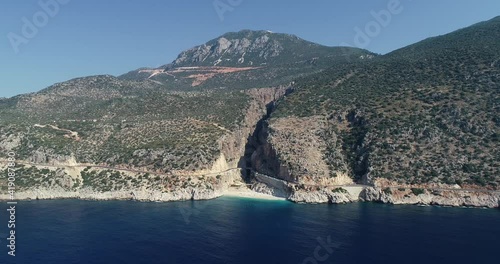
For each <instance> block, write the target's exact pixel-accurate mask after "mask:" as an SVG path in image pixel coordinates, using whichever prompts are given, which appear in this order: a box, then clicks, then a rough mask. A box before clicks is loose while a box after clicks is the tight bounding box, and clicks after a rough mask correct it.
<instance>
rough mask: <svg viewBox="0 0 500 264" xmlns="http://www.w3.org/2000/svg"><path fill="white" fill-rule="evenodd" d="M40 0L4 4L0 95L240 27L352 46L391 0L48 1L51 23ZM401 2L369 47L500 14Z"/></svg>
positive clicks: (391, 46) (447, 0)
mask: <svg viewBox="0 0 500 264" xmlns="http://www.w3.org/2000/svg"><path fill="white" fill-rule="evenodd" d="M39 1H42V2H48V1H51V0H23V1H19V0H4V1H2V6H1V10H0V37H1V38H0V39H1V40H0V60H1V64H0V65H1V68H0V97H10V96H13V95H16V94H20V93H27V92H34V91H38V90H40V89H43V88H45V87H47V86H49V85H51V84H53V83H55V82H61V81H65V80H68V79H71V78H74V77H80V76H87V75H95V74H112V75H120V74H123V73H126V72H128V71H130V70H134V69H136V68H139V67H156V66H160V65H163V64H166V63H169V62H171V61H172V60H174V59H175V57H176V56H177V54H179V53H180V52H181V51H182V50H184V49H187V48H190V47H193V46H195V45H198V44H202V43H204V42H206V41H208V40H210V39H213V38H215V37H217V36H219V35H221V34H223V33H225V32H228V31H239V30H241V29H267V30H272V31H274V32H283V33H291V34H296V35H298V36H299V37H302V38H304V39H307V40H310V41H314V42H317V43H320V44H323V45H328V46H338V45H340V44H342V43H347V44H350V45H354V37H355V35H356V33H355V30H354V29H355V28H356V27H358V28H360V29H364V28H365V25H367V23H369V22H371V21H374V18H373V17H372V15H371V13H370V12H371V11H372V10H373V11H377V12H378V11H380V10H384V9H387V4H388V3H389V2H390V1H391V0H370V1H368V0H364V1H361V0H358V1H352V0H338V1H333V0H317V1H306V0H304V1H300V0H217V1H220V2H219V3H228V4H229V3H233V4H234V3H235V4H237V5H236V6H234V7H231V8H232V11H227V12H225V13H224V14H223V19H222V20H221V19H220V16H219V15H218V12H217V11H216V9H215V8H214V5H213V3H214V0H190V1H186V0H168V1H167V0H140V1H139V0H135V1H133V0H132V1H123V0H52V1H61V2H68V3H66V4H64V5H62V4H61V5H60V10H58V12H55V15H54V16H53V17H50V16H49V19H48V21H44V17H43V14H40V12H46V11H43V10H44V9H43V8H42V7H41V6H40V5H39ZM239 2H241V3H239ZM400 2H401V6H402V7H403V9H402V11H401V12H400V13H399V14H395V15H393V16H392V20H391V22H390V23H389V24H388V25H387V26H386V27H384V28H382V30H381V31H380V33H379V34H377V35H376V36H374V37H370V40H371V41H370V43H369V45H367V46H366V48H367V49H369V50H371V51H373V52H377V53H382V54H384V53H387V52H390V51H392V50H395V49H398V48H400V47H403V46H405V45H408V44H411V43H414V42H417V41H419V40H422V39H425V38H427V37H430V36H435V35H441V34H444V33H448V32H450V31H453V30H456V29H459V28H462V27H465V26H468V25H471V24H474V23H476V22H480V21H483V20H488V19H491V18H493V17H495V16H498V15H500V1H498V0H481V1H473V0H469V1H466V0H441V1H435V0H434V1H432V0H420V1H416V0H413V1H412V0H400ZM37 12H38V13H37ZM35 14H38V16H37V18H38V25H39V26H40V27H37V28H38V32H37V34H36V35H34V36H29V35H28V36H29V37H32V38H25V40H27V41H28V42H27V43H20V42H19V43H17V46H18V48H19V50H18V53H16V52H15V50H14V48H13V47H12V45H11V40H12V39H13V38H12V36H13V35H12V34H11V35H9V33H14V34H16V35H17V36H21V37H23V36H24V35H23V33H22V26H23V24H24V22H23V17H26V18H27V19H28V20H29V21H33V16H34V15H35ZM45 22H47V23H45ZM45 24H46V25H45ZM28 33H30V32H28ZM32 35H33V34H32ZM9 36H10V37H11V38H9ZM16 41H20V40H19V39H17V38H16Z"/></svg>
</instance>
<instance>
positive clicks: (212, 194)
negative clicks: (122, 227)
mask: <svg viewBox="0 0 500 264" xmlns="http://www.w3.org/2000/svg"><path fill="white" fill-rule="evenodd" d="M222 193H223V191H222V190H211V189H199V188H186V189H180V190H177V191H174V192H161V191H144V190H126V191H125V190H123V191H111V192H97V191H94V190H92V189H82V190H78V191H66V190H64V189H62V188H51V189H36V190H29V191H23V192H19V193H16V194H15V199H16V200H52V199H82V200H137V201H150V202H153V201H157V202H170V201H186V200H209V199H214V198H217V197H220V196H222ZM8 199H10V196H9V195H7V194H0V200H8Z"/></svg>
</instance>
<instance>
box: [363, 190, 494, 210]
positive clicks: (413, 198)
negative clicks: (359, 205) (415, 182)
mask: <svg viewBox="0 0 500 264" xmlns="http://www.w3.org/2000/svg"><path fill="white" fill-rule="evenodd" d="M421 192H422V193H418V194H416V193H413V192H411V191H408V190H404V191H398V190H396V189H391V190H389V189H382V188H376V187H372V188H366V189H365V190H364V191H363V192H362V194H361V198H362V199H363V200H364V201H370V202H381V203H389V204H421V205H439V206H454V207H458V206H466V207H488V208H498V207H499V203H500V192H488V191H464V190H445V191H429V190H422V191H421Z"/></svg>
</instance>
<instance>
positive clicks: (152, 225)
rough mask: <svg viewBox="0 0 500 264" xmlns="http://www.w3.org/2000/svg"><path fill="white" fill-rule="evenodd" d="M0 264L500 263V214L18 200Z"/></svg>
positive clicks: (3, 231)
mask: <svg viewBox="0 0 500 264" xmlns="http://www.w3.org/2000/svg"><path fill="white" fill-rule="evenodd" d="M1 206H3V207H5V209H4V210H2V211H3V212H2V214H1V219H0V221H1V222H0V227H1V228H0V235H1V237H2V238H3V239H2V241H3V242H2V243H3V244H4V245H3V246H2V247H1V248H2V249H1V250H0V263H22V264H30V263H33V264H69V263H82V264H92V263H119V264H126V263H147V264H150V263H151V264H153V263H168V264H170V263H172V264H173V263H189V264H191V263H193V264H195V263H200V264H212V263H214V264H215V263H241V264H246V263H249V264H250V263H252V264H253V263H256V264H260V263H263V264H265V263H283V264H285V263H286V264H289V263H297V264H300V263H313V264H314V263H383V264H387V263H426V264H429V263H453V264H457V263H500V210H498V209H471V208H443V207H423V206H411V205H408V206H407V205H398V206H395V205H386V204H377V203H361V202H360V203H352V204H345V205H327V204H320V205H301V204H294V203H291V202H287V201H267V200H256V199H245V198H230V197H223V198H219V199H215V200H210V201H187V202H170V203H153V202H151V203H145V202H134V201H105V202H103V201H79V200H54V201H24V202H19V203H18V205H17V206H16V229H15V232H16V233H15V237H16V239H15V246H16V248H15V255H16V256H15V257H14V256H10V255H8V252H9V251H10V249H8V247H7V244H8V243H9V240H7V237H8V235H9V233H8V232H10V231H9V229H8V228H7V222H8V221H9V219H8V217H9V216H8V214H7V211H6V209H7V208H8V207H7V204H5V205H2V204H0V207H1Z"/></svg>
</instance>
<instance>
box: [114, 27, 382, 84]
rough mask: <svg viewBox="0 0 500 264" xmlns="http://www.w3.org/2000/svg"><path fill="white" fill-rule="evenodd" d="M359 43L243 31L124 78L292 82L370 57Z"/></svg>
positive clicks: (166, 81)
mask: <svg viewBox="0 0 500 264" xmlns="http://www.w3.org/2000/svg"><path fill="white" fill-rule="evenodd" d="M374 56H375V54H373V53H371V52H369V51H366V50H361V49H357V48H349V47H326V46H322V45H319V44H316V43H312V42H309V41H306V40H303V39H301V38H299V37H297V36H294V35H289V34H280V33H272V32H270V31H262V30H261V31H251V30H242V31H239V32H232V33H227V34H224V35H222V36H220V37H218V38H215V39H213V40H210V41H208V42H207V43H205V44H203V45H199V46H196V47H194V48H191V49H188V50H186V51H183V52H181V54H179V56H178V57H177V59H176V60H174V61H173V62H172V63H170V64H167V65H164V66H162V67H159V68H155V69H144V68H143V69H138V70H135V71H131V72H129V73H127V74H124V75H122V76H120V78H121V79H125V80H136V81H137V80H146V79H150V80H154V81H157V82H159V83H161V84H163V85H165V86H166V87H168V88H169V89H176V90H179V89H180V90H193V89H207V88H214V87H231V88H236V89H247V88H256V87H268V86H270V85H280V84H283V83H287V82H291V81H292V80H293V79H295V78H297V77H298V76H303V75H307V74H311V73H314V72H318V71H321V70H323V69H325V68H327V67H331V66H333V65H335V64H337V63H338V64H343V63H345V62H347V61H361V60H369V59H371V58H373V57H374Z"/></svg>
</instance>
